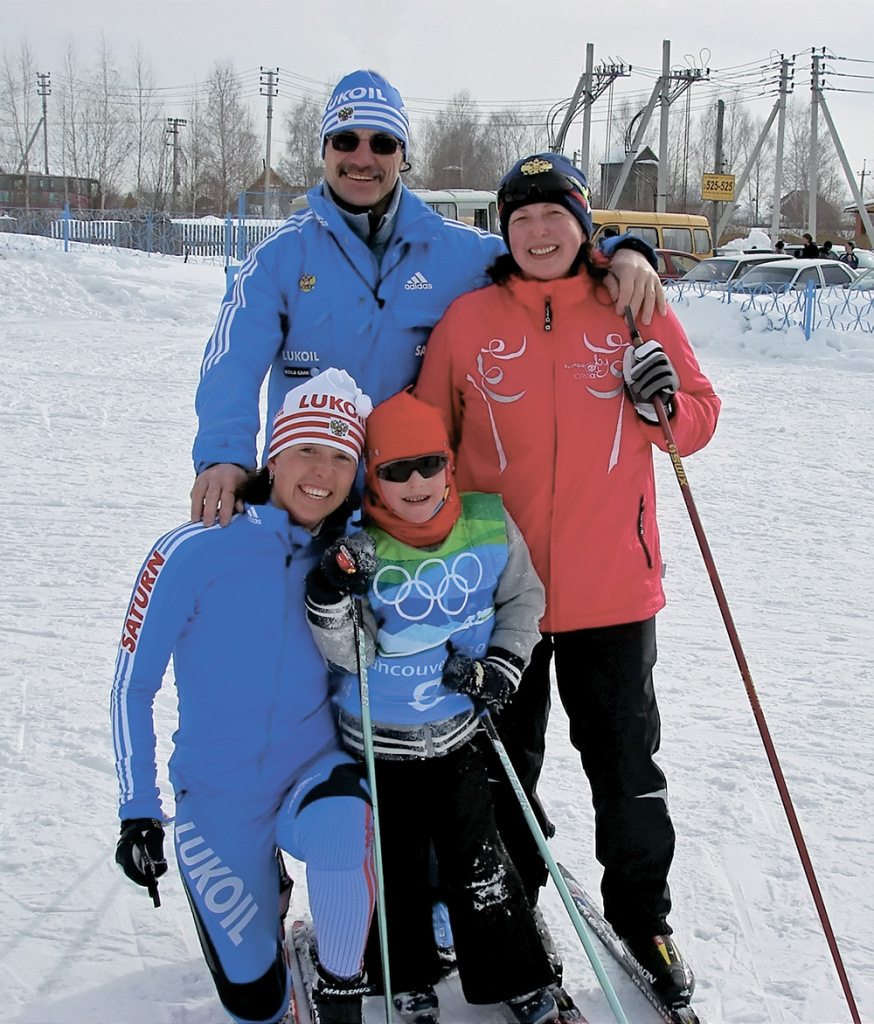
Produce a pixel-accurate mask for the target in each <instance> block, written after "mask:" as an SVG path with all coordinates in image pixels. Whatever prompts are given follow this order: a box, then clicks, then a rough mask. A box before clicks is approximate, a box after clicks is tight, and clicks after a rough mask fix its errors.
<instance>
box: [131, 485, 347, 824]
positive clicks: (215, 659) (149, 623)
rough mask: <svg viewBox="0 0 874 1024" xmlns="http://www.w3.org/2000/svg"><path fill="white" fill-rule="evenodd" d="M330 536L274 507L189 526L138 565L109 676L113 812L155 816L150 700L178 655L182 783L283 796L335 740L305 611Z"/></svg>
mask: <svg viewBox="0 0 874 1024" xmlns="http://www.w3.org/2000/svg"><path fill="white" fill-rule="evenodd" d="M325 543H326V542H325V541H320V540H318V539H314V538H313V537H311V536H310V534H308V533H307V532H306V531H305V530H304V529H303V528H302V527H300V526H296V525H293V524H291V523H290V522H289V518H288V514H287V513H286V512H284V511H282V510H280V509H277V508H275V507H274V506H273V505H257V506H249V507H248V510H247V512H246V514H245V515H238V516H236V517H235V518H234V520H233V521H232V522H231V524H230V525H229V526H228V527H226V528H224V529H222V528H221V527H219V526H214V527H212V528H210V529H205V528H204V527H203V525H202V524H201V523H186V524H185V525H184V526H180V527H179V528H178V529H176V530H172V531H171V532H170V533H168V534H166V535H165V536H164V537H162V538H161V539H160V540H159V541H158V543H157V544H156V545H155V546H154V548H153V550H152V552H151V553H150V554H149V556H148V557H147V558H146V560H145V562H144V563H143V567H142V569H141V570H140V574H139V576H138V577H137V582H136V584H135V586H134V591H133V596H132V598H131V603H130V606H129V608H128V613H127V615H126V617H125V624H124V628H123V630H122V636H121V641H120V644H119V649H118V657H117V660H116V668H115V679H114V682H113V686H112V700H111V710H112V726H113V740H114V745H115V758H116V772H117V774H118V782H119V792H120V800H119V816H120V817H121V818H122V819H124V818H140V817H149V818H158V819H160V817H161V803H160V799H159V795H158V786H157V781H156V765H155V732H154V726H153V722H152V702H153V700H154V697H155V694H156V692H157V691H158V689H159V687H160V685H161V680H162V678H163V675H164V671H165V669H166V667H167V664H168V662H169V660H170V657H171V655H172V657H173V663H174V670H175V676H176V687H177V691H178V699H179V727H178V730H177V732H176V734H175V736H174V753H173V756H172V757H171V759H170V780H171V782H172V784H173V787H174V789H175V790H176V791H178V790H180V789H192V790H194V789H196V790H197V791H198V792H201V793H214V794H222V795H224V796H226V797H227V798H228V799H229V800H245V801H247V802H248V803H250V804H252V805H254V806H259V805H260V806H264V807H266V808H270V807H275V806H276V804H277V802H278V800H279V798H280V797H281V796H282V795H283V794H284V792H285V791H286V790H287V788H288V786H289V785H290V784H291V781H292V780H293V779H294V778H295V776H296V775H297V773H298V772H299V770H300V767H301V766H302V765H304V764H305V763H306V762H307V761H309V760H310V758H312V757H313V756H314V755H315V754H317V753H319V751H321V750H323V749H325V748H326V747H328V748H330V746H331V744H335V745H336V743H337V740H336V729H335V725H334V719H333V713H332V711H331V707H330V702H329V695H328V672H327V669H326V668H325V664H324V661H323V660H322V657H321V655H320V654H319V652H318V650H317V649H316V645H315V643H314V641H313V638H312V634H311V632H310V628H309V626H308V625H307V621H306V616H305V611H304V576H305V575H306V574H307V573H308V572H309V571H310V569H312V568H313V567H314V566H315V565H316V563H317V561H318V559H319V558H320V557H321V555H322V552H323V550H324V547H325Z"/></svg>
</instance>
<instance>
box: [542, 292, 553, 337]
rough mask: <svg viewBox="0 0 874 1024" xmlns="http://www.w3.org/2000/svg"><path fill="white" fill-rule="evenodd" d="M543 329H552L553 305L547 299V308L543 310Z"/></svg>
mask: <svg viewBox="0 0 874 1024" xmlns="http://www.w3.org/2000/svg"><path fill="white" fill-rule="evenodd" d="M543 329H544V331H551V330H552V306H551V305H550V300H549V299H547V300H546V309H545V310H544V311H543Z"/></svg>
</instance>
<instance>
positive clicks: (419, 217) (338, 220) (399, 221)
mask: <svg viewBox="0 0 874 1024" xmlns="http://www.w3.org/2000/svg"><path fill="white" fill-rule="evenodd" d="M324 189H325V183H324V182H322V183H321V184H320V185H316V187H315V188H311V189H310V190H309V192H307V202H308V203H309V204H310V208H311V209H312V211H313V213H314V214H315V215H316V217H317V218H318V220H319V222H320V223H321V224H322V226H323V227H326V228H328V229H329V230H330V231H332V232H333V233H334V234H340V233H342V232H343V230H344V228H345V227H346V222H345V221H344V218H343V214H342V212H341V211H340V208H339V207H338V206H337V205H336V204H335V203H333V202H332V201H331V199H330V198H329V197H327V196H326V195H325V192H324ZM398 189H399V190H400V199H399V201H398V208H397V213H396V214H395V225H394V235H395V236H396V237H400V238H402V239H403V240H404V241H408V242H428V241H430V240H431V239H432V238H434V237H435V236H437V235H438V234H439V233H440V231H441V229H442V226H443V218H442V217H441V216H440V214H439V213H436V212H435V211H434V210H432V209H431V207H430V206H428V204H427V203H424V202H422V200H421V199H419V197H418V196H415V195H413V193H412V192H411V191H410V190H409V189H408V188H407V186H406V185H404V184H403V183H402V182H398Z"/></svg>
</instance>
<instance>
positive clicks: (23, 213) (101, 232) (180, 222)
mask: <svg viewBox="0 0 874 1024" xmlns="http://www.w3.org/2000/svg"><path fill="white" fill-rule="evenodd" d="M283 223H284V219H282V218H270V219H268V218H264V217H251V216H245V215H243V216H242V217H241V216H239V215H238V216H236V217H232V216H231V215H230V214H228V215H227V216H226V217H224V218H221V217H171V216H169V215H168V214H166V213H145V212H139V211H129V210H110V211H103V212H98V211H83V210H75V211H71V210H70V209H69V208H68V207H65V208H64V210H62V211H58V210H33V209H31V210H6V211H4V212H3V214H2V215H0V247H2V246H3V235H4V234H7V235H8V234H18V235H33V236H42V237H45V238H54V239H57V240H58V241H59V242H61V243H62V245H63V248H64V250H65V251H69V249H70V246H71V244H72V243H75V242H85V243H88V244H90V245H106V246H110V247H113V248H117V249H138V250H140V251H141V252H145V253H160V254H162V255H165V256H183V257H187V256H199V257H213V258H215V259H217V260H222V261H223V262H224V263H225V265H227V264H228V263H229V262H230V261H231V260H232V259H234V260H241V261H242V260H243V259H245V257H246V255H247V254H248V253H249V252H250V251H251V250H252V249H253V248H254V247H255V246H256V245H258V244H259V243H260V242H262V241H263V240H264V239H265V238H266V237H267V236H268V235H269V234H271V233H272V232H273V231H275V230H276V229H277V228H278V227H279V226H280V225H282V224H283Z"/></svg>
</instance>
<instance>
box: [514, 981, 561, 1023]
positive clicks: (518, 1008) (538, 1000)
mask: <svg viewBox="0 0 874 1024" xmlns="http://www.w3.org/2000/svg"><path fill="white" fill-rule="evenodd" d="M506 1005H507V1009H508V1010H509V1011H510V1013H512V1014H513V1021H514V1024H546V1022H547V1021H555V1020H558V1006H557V1005H556V1002H555V999H554V997H553V995H552V993H551V992H550V991H549V989H548V988H539V989H538V990H537V991H536V992H528V993H526V994H525V995H524V996H517V997H516V998H515V999H508V1000H507V1003H506Z"/></svg>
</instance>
